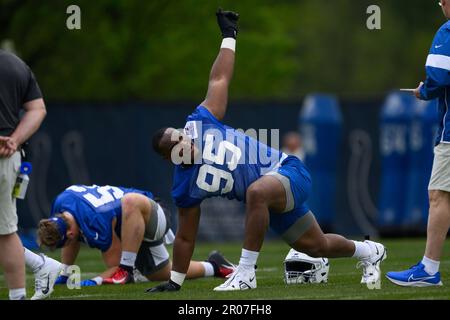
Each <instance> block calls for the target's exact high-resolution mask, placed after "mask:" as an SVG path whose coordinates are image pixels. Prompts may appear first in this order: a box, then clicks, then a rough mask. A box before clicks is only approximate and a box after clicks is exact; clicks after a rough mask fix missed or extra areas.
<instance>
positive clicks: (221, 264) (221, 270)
mask: <svg viewBox="0 0 450 320" xmlns="http://www.w3.org/2000/svg"><path fill="white" fill-rule="evenodd" d="M207 261H208V262H210V263H211V264H212V265H213V266H214V276H215V277H219V278H226V277H228V276H229V275H230V274H232V273H233V272H234V270H236V266H235V265H234V264H232V263H231V262H230V261H228V260H227V259H226V258H225V257H224V256H223V254H222V253H220V252H219V251H212V252H211V253H210V254H209V256H208V260H207Z"/></svg>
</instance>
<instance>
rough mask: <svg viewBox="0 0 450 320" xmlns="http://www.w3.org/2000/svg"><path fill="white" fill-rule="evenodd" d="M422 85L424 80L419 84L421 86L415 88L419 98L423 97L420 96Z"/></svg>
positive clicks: (415, 93)
mask: <svg viewBox="0 0 450 320" xmlns="http://www.w3.org/2000/svg"><path fill="white" fill-rule="evenodd" d="M422 87H423V82H421V83H420V84H419V86H418V87H417V88H416V89H414V95H415V96H416V98H417V99H420V98H421V96H420V89H422Z"/></svg>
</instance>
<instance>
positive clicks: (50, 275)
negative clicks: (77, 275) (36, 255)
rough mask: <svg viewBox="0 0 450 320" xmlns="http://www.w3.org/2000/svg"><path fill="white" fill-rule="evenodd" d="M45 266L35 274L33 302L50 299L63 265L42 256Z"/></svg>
mask: <svg viewBox="0 0 450 320" xmlns="http://www.w3.org/2000/svg"><path fill="white" fill-rule="evenodd" d="M41 257H42V259H43V260H44V264H43V265H42V267H41V268H40V269H39V270H38V271H36V272H35V273H34V278H35V280H34V295H33V296H32V297H31V300H42V299H45V298H48V297H50V295H51V294H52V292H53V290H54V289H53V287H54V285H55V281H56V278H58V276H59V274H60V272H61V270H62V268H63V265H62V264H61V263H59V262H58V261H56V260H54V259H52V258H49V257H47V256H46V255H44V254H41Z"/></svg>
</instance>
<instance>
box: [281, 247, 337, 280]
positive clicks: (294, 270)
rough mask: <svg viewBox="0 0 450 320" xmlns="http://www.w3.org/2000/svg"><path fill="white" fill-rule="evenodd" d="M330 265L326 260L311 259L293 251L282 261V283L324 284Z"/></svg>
mask: <svg viewBox="0 0 450 320" xmlns="http://www.w3.org/2000/svg"><path fill="white" fill-rule="evenodd" d="M329 270H330V264H329V263H328V259H327V258H312V257H310V256H308V255H306V254H304V253H301V252H298V251H296V250H294V249H291V251H289V253H288V255H287V256H286V259H285V260H284V282H285V283H286V284H299V283H326V282H328V272H329Z"/></svg>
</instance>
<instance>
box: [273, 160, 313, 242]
mask: <svg viewBox="0 0 450 320" xmlns="http://www.w3.org/2000/svg"><path fill="white" fill-rule="evenodd" d="M269 175H273V176H275V177H277V178H278V179H279V180H280V181H281V183H282V184H283V185H284V187H285V188H286V211H285V212H284V213H273V212H271V213H270V227H271V228H272V229H273V230H274V231H275V232H276V233H278V234H279V235H281V236H283V235H285V234H286V233H287V232H289V233H290V234H292V233H293V232H294V233H295V230H292V228H293V227H294V229H297V231H298V232H300V231H302V230H303V229H305V228H307V227H308V226H309V224H310V223H311V221H310V219H306V220H307V222H305V223H307V224H308V225H307V226H305V223H302V226H300V229H299V227H298V226H297V227H295V225H296V224H299V223H298V222H299V219H301V218H303V217H304V216H305V215H306V214H307V213H308V212H309V211H310V209H309V207H308V205H307V204H306V200H307V199H308V197H309V194H310V192H311V175H310V174H309V172H308V169H307V168H306V166H305V165H304V164H303V163H302V162H301V161H300V160H299V159H298V158H297V157H294V156H289V157H287V158H286V159H285V160H284V161H283V162H282V164H281V167H280V168H278V170H277V171H275V172H273V173H270V174H269ZM299 237H300V235H299ZM297 239H298V238H297ZM297 239H295V240H297Z"/></svg>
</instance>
